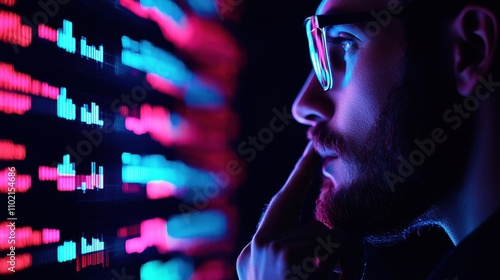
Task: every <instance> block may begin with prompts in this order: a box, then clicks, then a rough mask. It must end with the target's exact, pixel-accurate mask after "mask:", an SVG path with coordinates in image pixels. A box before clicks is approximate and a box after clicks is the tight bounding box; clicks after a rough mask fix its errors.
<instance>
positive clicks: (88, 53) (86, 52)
mask: <svg viewBox="0 0 500 280" xmlns="http://www.w3.org/2000/svg"><path fill="white" fill-rule="evenodd" d="M80 54H81V55H82V56H83V57H86V58H91V59H93V60H95V61H98V62H101V63H102V62H104V47H103V46H102V45H99V49H97V48H96V47H94V46H89V45H87V38H85V37H82V39H80Z"/></svg>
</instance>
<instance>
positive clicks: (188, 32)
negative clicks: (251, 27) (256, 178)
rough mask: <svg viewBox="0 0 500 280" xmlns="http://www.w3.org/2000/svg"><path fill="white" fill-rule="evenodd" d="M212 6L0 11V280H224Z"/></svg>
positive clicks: (116, 2) (25, 4) (11, 7)
mask: <svg viewBox="0 0 500 280" xmlns="http://www.w3.org/2000/svg"><path fill="white" fill-rule="evenodd" d="M218 5H220V3H216V2H213V1H196V0H188V1H170V0H156V1H155V0H40V1H29V0H0V193H1V195H0V198H1V199H0V205H3V206H2V211H1V213H2V214H1V215H0V217H1V218H2V220H1V221H0V252H1V255H0V277H1V278H2V279H33V278H34V277H40V276H42V277H52V278H53V279H116V280H120V279H130V280H131V279H144V280H147V279H175V280H181V279H191V280H194V279H215V280H216V279H234V278H235V259H234V250H235V237H236V235H237V228H238V224H237V221H238V217H237V211H236V207H235V205H234V203H232V199H233V197H234V194H235V190H236V189H237V187H238V185H239V184H240V183H241V181H242V177H243V173H244V172H243V170H244V166H243V165H242V164H241V161H240V160H239V158H238V155H237V154H236V153H235V152H234V148H233V146H232V142H234V140H235V138H236V137H237V136H238V129H239V118H238V115H237V114H236V113H235V112H234V110H233V109H232V102H233V98H234V95H235V88H236V84H235V81H236V80H237V79H236V78H235V77H236V76H237V75H238V72H239V71H240V69H241V63H240V62H241V56H242V55H241V52H240V50H239V48H238V46H237V44H236V40H235V38H234V37H233V35H232V34H231V33H230V32H229V31H228V29H227V28H225V26H224V21H221V16H222V14H221V13H220V11H221V10H220V7H218Z"/></svg>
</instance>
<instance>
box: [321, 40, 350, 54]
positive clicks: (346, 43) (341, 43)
mask: <svg viewBox="0 0 500 280" xmlns="http://www.w3.org/2000/svg"><path fill="white" fill-rule="evenodd" d="M328 42H330V44H331V45H332V46H334V47H339V48H342V49H343V50H344V52H346V53H348V52H351V51H354V49H355V45H356V42H355V41H354V40H353V39H350V38H345V37H334V38H328Z"/></svg>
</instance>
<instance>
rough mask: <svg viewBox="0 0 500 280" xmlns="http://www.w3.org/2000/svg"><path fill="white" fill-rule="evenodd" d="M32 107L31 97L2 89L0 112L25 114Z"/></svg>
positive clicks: (0, 93)
mask: <svg viewBox="0 0 500 280" xmlns="http://www.w3.org/2000/svg"><path fill="white" fill-rule="evenodd" d="M30 109H31V97H29V96H26V95H22V94H17V93H13V92H7V91H1V90H0V112H4V113H6V114H18V115H24V113H26V112H27V111H29V110H30Z"/></svg>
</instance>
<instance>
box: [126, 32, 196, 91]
mask: <svg viewBox="0 0 500 280" xmlns="http://www.w3.org/2000/svg"><path fill="white" fill-rule="evenodd" d="M122 46H123V50H122V63H123V64H124V65H127V66H129V67H132V68H135V69H137V70H141V71H143V72H145V73H151V74H156V75H158V76H160V77H162V78H164V79H166V80H168V81H170V82H172V83H173V84H174V85H176V86H182V85H184V84H185V83H187V82H188V81H190V80H191V78H192V73H191V72H190V71H189V70H188V69H187V67H186V65H184V63H183V62H182V61H181V60H179V59H178V58H177V57H175V56H174V55H172V54H171V53H169V52H167V51H165V50H163V49H160V48H158V47H156V46H154V45H153V44H152V43H151V42H149V41H146V40H142V41H140V42H138V41H134V40H132V39H130V38H129V37H127V36H122Z"/></svg>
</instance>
